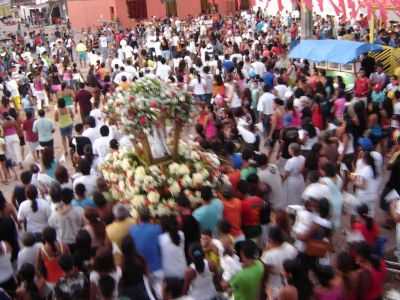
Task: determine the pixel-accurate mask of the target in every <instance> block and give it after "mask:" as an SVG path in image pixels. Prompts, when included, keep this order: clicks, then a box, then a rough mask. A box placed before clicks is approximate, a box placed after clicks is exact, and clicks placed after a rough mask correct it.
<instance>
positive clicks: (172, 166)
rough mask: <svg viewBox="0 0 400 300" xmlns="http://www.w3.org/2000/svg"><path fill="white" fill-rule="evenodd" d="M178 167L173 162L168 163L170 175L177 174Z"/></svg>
mask: <svg viewBox="0 0 400 300" xmlns="http://www.w3.org/2000/svg"><path fill="white" fill-rule="evenodd" d="M178 169H179V164H177V163H175V162H174V163H172V164H170V165H169V167H168V170H169V173H170V174H171V175H175V174H177V173H178Z"/></svg>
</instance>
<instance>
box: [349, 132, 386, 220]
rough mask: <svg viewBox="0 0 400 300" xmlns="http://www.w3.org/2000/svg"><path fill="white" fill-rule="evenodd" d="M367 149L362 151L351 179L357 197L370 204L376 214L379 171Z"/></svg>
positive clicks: (370, 209) (371, 211)
mask: <svg viewBox="0 0 400 300" xmlns="http://www.w3.org/2000/svg"><path fill="white" fill-rule="evenodd" d="M363 139H366V138H363ZM361 147H362V148H364V147H363V146H361ZM366 150H367V149H365V150H362V151H361V153H360V158H359V159H358V160H357V162H356V170H355V175H354V176H352V178H351V179H352V181H353V183H354V185H355V187H356V197H357V198H358V199H359V200H360V201H361V202H362V203H363V204H367V205H368V208H369V212H370V214H371V215H372V216H374V212H375V206H376V202H377V201H378V189H379V173H378V170H377V168H376V162H375V161H374V158H373V156H372V155H371V152H369V151H366Z"/></svg>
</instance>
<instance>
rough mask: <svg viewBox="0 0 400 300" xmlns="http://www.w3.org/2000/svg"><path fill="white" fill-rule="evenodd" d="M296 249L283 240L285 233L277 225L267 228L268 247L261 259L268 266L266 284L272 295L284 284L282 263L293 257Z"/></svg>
mask: <svg viewBox="0 0 400 300" xmlns="http://www.w3.org/2000/svg"><path fill="white" fill-rule="evenodd" d="M296 256H297V250H296V248H295V247H293V246H292V245H291V244H289V243H288V242H285V235H284V233H283V232H282V229H280V228H279V227H277V226H273V227H271V228H269V230H268V248H267V249H266V250H265V251H264V252H263V254H262V256H261V261H262V262H263V263H264V264H265V265H266V266H267V268H268V272H269V274H268V282H267V286H268V287H269V288H270V289H271V292H272V297H273V298H274V299H275V297H277V296H278V292H279V290H280V289H281V288H282V287H283V286H284V282H283V281H282V277H281V276H282V273H284V269H283V263H284V261H285V260H288V259H294V258H295V257H296Z"/></svg>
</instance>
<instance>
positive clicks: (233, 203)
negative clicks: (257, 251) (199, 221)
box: [221, 185, 243, 240]
mask: <svg viewBox="0 0 400 300" xmlns="http://www.w3.org/2000/svg"><path fill="white" fill-rule="evenodd" d="M221 200H222V204H223V205H224V212H223V216H224V220H225V221H227V222H228V223H229V224H230V225H231V230H230V234H231V235H232V236H233V237H234V238H235V239H236V240H238V239H240V238H241V237H243V233H242V230H241V227H242V203H241V201H240V199H238V198H235V197H234V196H233V190H232V187H231V186H229V185H227V186H224V188H223V191H222V195H221Z"/></svg>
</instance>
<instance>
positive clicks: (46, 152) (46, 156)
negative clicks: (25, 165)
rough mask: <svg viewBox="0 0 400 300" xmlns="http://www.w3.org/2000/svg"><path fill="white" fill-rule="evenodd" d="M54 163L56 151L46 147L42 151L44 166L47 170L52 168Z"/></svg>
mask: <svg viewBox="0 0 400 300" xmlns="http://www.w3.org/2000/svg"><path fill="white" fill-rule="evenodd" d="M53 162H54V151H53V149H51V148H49V147H45V148H44V149H43V151H42V164H43V166H44V168H45V169H46V170H48V169H50V168H51V165H52V164H53Z"/></svg>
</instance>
